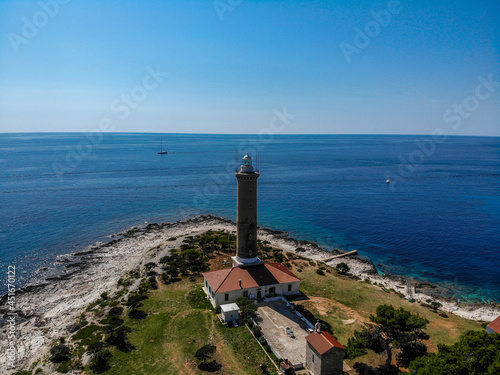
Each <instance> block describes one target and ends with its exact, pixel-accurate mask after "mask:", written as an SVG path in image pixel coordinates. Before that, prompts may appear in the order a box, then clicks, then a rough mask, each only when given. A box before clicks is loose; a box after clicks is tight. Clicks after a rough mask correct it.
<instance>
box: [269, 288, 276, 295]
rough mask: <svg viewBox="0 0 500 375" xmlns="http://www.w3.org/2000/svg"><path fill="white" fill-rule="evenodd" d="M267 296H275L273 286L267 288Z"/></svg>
mask: <svg viewBox="0 0 500 375" xmlns="http://www.w3.org/2000/svg"><path fill="white" fill-rule="evenodd" d="M269 295H270V296H271V297H274V296H275V295H276V288H275V287H274V286H273V287H271V288H269Z"/></svg>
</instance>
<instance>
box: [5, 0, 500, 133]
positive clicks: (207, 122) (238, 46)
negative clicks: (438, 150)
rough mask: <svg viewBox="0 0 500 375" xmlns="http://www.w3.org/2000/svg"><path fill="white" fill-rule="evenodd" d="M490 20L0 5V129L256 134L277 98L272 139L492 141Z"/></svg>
mask: <svg viewBox="0 0 500 375" xmlns="http://www.w3.org/2000/svg"><path fill="white" fill-rule="evenodd" d="M352 3H355V4H354V5H353V4H352ZM231 4H232V5H231ZM391 12H392V13H391ZM376 14H379V15H380V16H377V17H376V16H375V15H376ZM388 14H389V15H390V19H389V18H388V17H387V15H388ZM499 25H500V2H499V1H497V0H491V1H476V2H471V1H451V0H450V1H425V0H422V1H417V0H413V1H401V2H399V4H397V3H395V4H391V2H388V1H356V2H353V1H320V0H317V1H298V0H297V1H284V0H283V1H250V0H243V1H238V0H221V1H211V0H204V1H195V0H191V1H186V0H183V1H180V0H179V1H132V0H129V1H126V0H120V1H106V0H104V1H103V0H101V1H94V0H85V1H83V0H80V1H79V0H41V1H38V2H36V1H23V0H5V1H2V2H1V3H0V35H1V42H0V131H1V132H17V131H22V132H39V131H74V132H80V131H88V130H93V129H98V128H99V127H100V126H101V127H103V125H102V124H103V120H109V122H107V123H106V122H105V123H106V124H107V126H104V128H106V129H108V130H113V131H117V132H160V133H259V132H262V131H266V129H269V127H270V123H272V120H273V117H274V116H275V113H276V111H280V112H282V111H283V108H286V112H287V113H289V114H290V115H293V116H294V117H293V118H291V117H290V119H289V121H287V123H286V126H280V127H279V128H278V129H277V130H276V131H277V132H281V133H283V134H297V133H315V134H322V133H327V134H431V133H432V132H433V131H435V129H442V130H443V131H444V132H445V133H447V134H449V135H489V136H500V86H499V85H498V84H496V82H499V81H500V69H499V68H500V54H499V46H500V40H499V39H500V33H499V31H500V27H499ZM358 30H359V31H358ZM360 33H362V34H363V35H364V36H359V35H361V34H360ZM369 34H371V36H370V35H369ZM356 35H358V39H355V37H356ZM367 40H368V42H367ZM365 44H367V45H365ZM342 46H344V47H343V48H344V51H343V49H342ZM346 46H347V47H346ZM346 50H347V51H351V53H346V52H345V51H346ZM352 51H355V52H352ZM346 55H347V58H346ZM151 70H152V71H159V72H161V73H160V75H159V76H158V73H157V74H156V75H157V78H158V79H157V80H156V81H154V80H152V79H153V77H149V78H148V77H147V76H148V75H151ZM167 73H168V77H167V76H166V75H167ZM481 77H482V78H481ZM488 81H489V82H490V84H486V86H487V87H486V86H485V84H484V82H488ZM144 82H146V84H144ZM145 85H146V86H147V89H146V88H145ZM153 86H154V87H153ZM126 96H129V99H126ZM124 106H125V107H126V109H124ZM110 124H112V125H110Z"/></svg>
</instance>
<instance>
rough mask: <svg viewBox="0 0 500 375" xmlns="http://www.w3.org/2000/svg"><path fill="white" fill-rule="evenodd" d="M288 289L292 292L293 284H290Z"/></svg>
mask: <svg viewBox="0 0 500 375" xmlns="http://www.w3.org/2000/svg"><path fill="white" fill-rule="evenodd" d="M288 291H289V292H291V291H292V284H288Z"/></svg>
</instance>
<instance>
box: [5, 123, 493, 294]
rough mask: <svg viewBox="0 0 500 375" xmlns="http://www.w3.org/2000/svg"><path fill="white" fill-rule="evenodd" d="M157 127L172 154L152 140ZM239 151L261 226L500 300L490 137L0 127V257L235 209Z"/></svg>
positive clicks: (56, 251) (32, 254)
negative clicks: (253, 178)
mask: <svg viewBox="0 0 500 375" xmlns="http://www.w3.org/2000/svg"><path fill="white" fill-rule="evenodd" d="M91 138H92V137H91ZM161 139H163V146H164V148H165V149H167V150H168V152H169V154H168V155H158V153H157V152H158V151H159V148H160V140H161ZM419 145H420V146H419ZM422 145H425V146H426V147H424V150H425V152H424V151H422V149H421V147H423V146H422ZM238 150H239V151H240V152H239V154H240V156H242V155H243V152H244V151H245V152H246V151H250V152H251V153H252V154H254V156H255V154H256V153H257V160H256V163H257V164H258V168H259V169H260V172H261V177H260V178H259V195H258V197H259V225H260V226H262V227H269V228H273V229H277V230H283V231H288V232H289V233H290V235H291V236H294V237H296V238H300V239H305V240H309V241H315V242H318V243H320V244H322V245H325V246H327V247H339V248H343V249H346V250H352V249H358V250H359V252H360V253H361V254H362V255H366V256H368V257H370V258H371V259H372V260H373V261H374V262H375V263H376V264H377V266H378V267H379V269H380V271H382V272H390V273H397V274H405V275H410V276H413V277H416V278H418V279H423V280H428V281H430V282H434V283H438V284H439V285H441V286H444V287H445V288H448V289H449V291H450V293H451V294H453V295H454V296H455V297H458V298H459V299H461V300H468V301H490V300H495V301H497V302H500V261H499V255H498V251H499V248H500V138H491V137H448V138H447V139H446V140H445V141H444V142H442V143H436V142H433V141H431V138H430V137H425V136H378V135H377V136H375V135H369V136H360V135H356V136H345V135H342V136H337V135H332V136H329V135H289V136H284V135H279V136H278V135H275V136H267V137H266V138H265V139H259V138H258V137H257V136H250V135H196V134H118V133H113V134H110V133H106V134H103V135H98V134H94V135H93V138H92V139H89V138H87V136H86V135H85V134H83V133H41V134H26V133H22V134H0V194H1V209H0V243H1V250H0V270H5V271H6V270H7V265H16V266H17V270H18V275H19V277H20V278H19V280H18V283H19V284H22V283H25V282H27V281H28V280H29V279H30V278H32V277H33V276H34V275H35V274H36V270H37V269H39V268H40V267H52V266H53V265H54V260H55V257H56V256H57V255H60V254H65V253H69V252H73V251H75V250H79V249H82V248H84V247H86V246H87V245H89V244H92V243H94V242H96V241H103V240H104V241H105V240H106V239H107V236H109V235H111V234H113V233H116V232H119V231H121V230H123V229H125V228H128V227H130V226H133V225H137V224H141V223H143V222H166V221H176V220H178V219H183V218H187V217H189V216H192V215H196V214H204V213H212V214H214V215H218V216H223V217H226V218H229V219H232V220H235V219H236V178H235V177H234V174H233V172H234V166H235V154H236V152H237V151H238ZM256 150H258V151H256ZM388 178H389V179H390V180H391V183H390V184H386V179H388ZM1 273H2V274H4V272H3V271H2V272H1ZM3 284H4V283H3V282H2V286H3V288H5V286H4V285H3ZM2 292H4V290H2Z"/></svg>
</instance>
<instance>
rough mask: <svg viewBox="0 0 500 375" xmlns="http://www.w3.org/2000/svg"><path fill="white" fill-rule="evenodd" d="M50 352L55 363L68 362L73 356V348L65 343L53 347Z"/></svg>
mask: <svg viewBox="0 0 500 375" xmlns="http://www.w3.org/2000/svg"><path fill="white" fill-rule="evenodd" d="M50 354H52V356H51V357H50V360H51V361H52V362H54V363H61V362H66V361H69V359H70V358H71V350H70V349H69V348H68V347H67V346H66V345H64V344H59V345H56V346H54V347H52V349H50Z"/></svg>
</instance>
